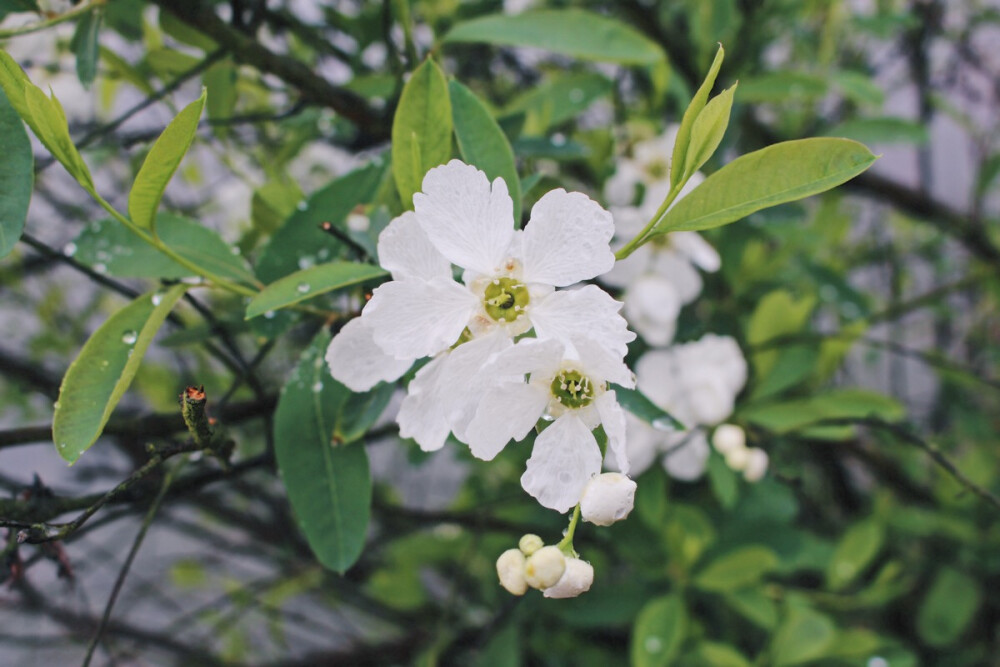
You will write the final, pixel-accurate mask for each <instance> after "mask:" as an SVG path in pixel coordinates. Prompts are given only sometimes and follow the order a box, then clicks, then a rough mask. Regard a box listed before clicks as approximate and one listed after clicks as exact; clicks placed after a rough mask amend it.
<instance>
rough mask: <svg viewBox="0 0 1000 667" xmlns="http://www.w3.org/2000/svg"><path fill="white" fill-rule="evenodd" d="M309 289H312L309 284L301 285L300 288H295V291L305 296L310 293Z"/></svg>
mask: <svg viewBox="0 0 1000 667" xmlns="http://www.w3.org/2000/svg"><path fill="white" fill-rule="evenodd" d="M309 289H310V288H309V283H299V284H298V286H297V287H296V288H295V291H296V292H298V293H299V294H305V293H306V292H308V291H309Z"/></svg>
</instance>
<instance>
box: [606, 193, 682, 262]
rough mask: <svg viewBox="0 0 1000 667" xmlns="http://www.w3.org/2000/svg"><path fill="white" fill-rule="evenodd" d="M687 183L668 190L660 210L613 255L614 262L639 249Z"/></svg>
mask: <svg viewBox="0 0 1000 667" xmlns="http://www.w3.org/2000/svg"><path fill="white" fill-rule="evenodd" d="M687 182H688V179H686V178H685V179H684V180H682V181H681V182H680V183H678V184H677V187H672V188H670V192H668V193H667V196H666V198H665V199H664V200H663V203H662V204H660V208H658V209H656V213H654V214H653V217H652V218H650V219H649V222H647V223H646V226H645V227H643V228H642V231H641V232H639V233H638V234H636V235H635V238H633V239H632V240H631V241H629V242H628V243H626V244H625V246H624V247H622V248H621V250H619V251H618V252H616V253H615V259H616V260H618V261H620V260H623V259H625V258H626V257H628V256H629V255H631V254H632V253H633V252H635V251H636V250H637V249H638V248H639V246H641V245H642V244H643V243H645V242H646V238H647V237H648V236H649V232H650V231H652V229H653V227H655V226H656V223H658V222H659V221H660V219H661V218H663V216H664V215H665V214H666V212H667V209H668V208H670V205H671V204H673V203H674V200H675V199H677V196H678V195H679V194H680V193H681V190H683V189H684V186H685V185H687Z"/></svg>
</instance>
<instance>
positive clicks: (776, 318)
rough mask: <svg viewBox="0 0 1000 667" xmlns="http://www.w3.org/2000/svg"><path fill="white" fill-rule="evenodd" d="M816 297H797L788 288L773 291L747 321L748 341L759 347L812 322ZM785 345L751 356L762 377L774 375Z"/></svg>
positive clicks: (758, 305) (760, 377)
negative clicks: (772, 373)
mask: <svg viewBox="0 0 1000 667" xmlns="http://www.w3.org/2000/svg"><path fill="white" fill-rule="evenodd" d="M815 306H816V299H815V297H813V296H803V297H801V298H799V299H796V298H795V297H794V296H793V295H792V293H791V292H789V291H788V290H785V289H778V290H774V291H773V292H769V293H768V294H766V295H765V296H764V297H763V298H761V300H760V302H758V304H757V307H756V308H755V309H754V311H753V314H752V315H751V316H750V322H749V323H748V324H747V343H749V344H750V347H752V348H759V347H760V346H762V345H764V344H765V343H767V342H768V341H771V340H773V339H775V338H779V337H781V336H786V335H789V334H793V333H795V332H797V331H800V330H801V329H802V328H803V327H804V326H805V325H806V323H808V321H809V317H810V316H811V315H812V312H813V309H814V308H815ZM782 349H783V348H781V347H773V348H771V349H763V350H760V351H758V352H754V353H753V355H752V356H751V357H750V360H751V362H752V363H753V366H754V370H755V371H756V372H757V376H758V378H759V379H765V378H768V377H769V376H770V373H771V372H772V370H773V369H774V367H775V365H776V364H777V362H778V359H779V356H780V355H781V350H782Z"/></svg>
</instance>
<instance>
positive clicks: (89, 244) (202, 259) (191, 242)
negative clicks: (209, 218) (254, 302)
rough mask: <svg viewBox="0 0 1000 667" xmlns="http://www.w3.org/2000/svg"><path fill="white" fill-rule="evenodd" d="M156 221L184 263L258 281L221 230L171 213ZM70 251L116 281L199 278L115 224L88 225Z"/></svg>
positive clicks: (234, 277)
mask: <svg viewBox="0 0 1000 667" xmlns="http://www.w3.org/2000/svg"><path fill="white" fill-rule="evenodd" d="M156 219H157V226H158V227H159V236H160V240H161V241H162V242H163V243H164V244H166V245H167V247H168V248H170V249H171V250H173V251H174V252H176V253H177V254H178V255H180V256H181V257H183V258H184V259H187V260H189V261H191V262H193V263H194V264H196V265H197V266H200V267H202V268H204V269H206V270H207V271H210V272H212V273H214V274H215V275H217V276H220V277H222V278H228V279H231V280H236V281H240V282H245V283H251V284H253V283H254V282H255V279H254V275H253V274H252V273H251V272H250V269H249V267H248V266H247V263H246V260H244V259H243V258H242V257H240V256H239V255H238V254H234V253H233V247H232V246H231V245H229V244H228V243H226V242H225V241H223V240H222V238H221V237H220V236H219V235H218V233H216V232H215V231H213V230H211V229H207V228H205V227H202V226H201V224H200V223H198V222H195V221H194V220H189V219H188V218H182V217H179V216H176V215H173V214H171V213H160V214H159V215H158V216H156ZM70 250H72V252H71V253H70V254H72V255H73V256H74V258H75V259H76V260H77V261H78V262H81V263H83V264H86V265H87V266H89V267H91V268H92V269H94V270H95V271H97V272H98V273H104V274H107V275H109V276H114V277H116V278H165V279H168V280H177V279H179V278H189V277H193V276H194V275H195V274H194V273H193V272H192V271H191V270H190V269H188V268H186V267H184V266H181V265H180V264H178V263H176V262H175V261H174V260H172V259H170V258H169V257H167V256H166V255H164V254H163V253H161V252H160V251H158V250H157V249H156V248H154V247H153V246H151V245H149V244H148V243H146V242H145V241H143V240H142V239H140V238H139V237H138V236H136V235H135V234H133V233H132V232H131V231H129V230H128V229H127V228H126V227H125V226H124V225H120V224H118V223H117V222H115V221H114V220H99V221H97V222H94V223H92V224H90V225H88V226H87V227H86V228H85V229H84V230H83V232H82V233H81V234H80V235H79V236H78V237H76V240H75V241H74V242H73V244H72V246H71V247H70Z"/></svg>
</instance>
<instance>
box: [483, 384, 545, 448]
mask: <svg viewBox="0 0 1000 667" xmlns="http://www.w3.org/2000/svg"><path fill="white" fill-rule="evenodd" d="M548 402H549V396H548V394H547V393H546V392H545V391H544V388H542V387H539V386H537V385H531V384H525V383H523V382H522V383H520V384H515V383H506V384H503V385H500V386H498V387H493V388H492V389H490V390H488V391H487V392H486V394H485V395H484V396H483V398H482V401H480V403H479V407H478V409H477V410H476V416H475V418H473V420H472V423H471V424H469V428H468V430H467V431H466V439H465V440H466V442H467V443H468V445H469V449H470V450H472V455H473V456H475V457H476V458H478V459H483V460H484V461H490V460H492V459H493V457H495V456H496V455H497V454H499V453H500V451H501V450H502V449H503V448H504V447H505V446H506V445H507V443H508V442H510V441H511V440H515V441H518V440H522V439H523V438H524V437H525V436H526V435H528V432H529V431H530V430H531V429H532V428H534V426H535V424H536V423H537V422H538V420H539V418H540V417H541V416H542V413H543V412H545V406H546V405H547V404H548Z"/></svg>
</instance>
